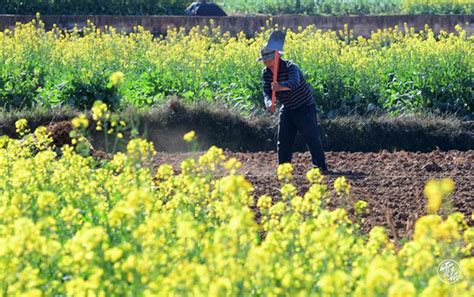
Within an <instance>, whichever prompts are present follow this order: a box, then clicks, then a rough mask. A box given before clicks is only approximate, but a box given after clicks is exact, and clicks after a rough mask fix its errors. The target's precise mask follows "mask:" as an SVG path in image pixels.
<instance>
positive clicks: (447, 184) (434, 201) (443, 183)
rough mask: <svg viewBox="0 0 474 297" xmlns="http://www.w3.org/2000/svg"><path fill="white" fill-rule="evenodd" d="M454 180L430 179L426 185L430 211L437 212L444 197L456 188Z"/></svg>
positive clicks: (425, 191)
mask: <svg viewBox="0 0 474 297" xmlns="http://www.w3.org/2000/svg"><path fill="white" fill-rule="evenodd" d="M454 186H455V184H454V181H453V180H452V179H450V178H444V179H442V180H430V181H429V182H428V183H427V184H426V185H425V190H424V193H425V196H426V197H427V198H428V203H427V209H428V212H429V213H435V212H437V211H438V210H439V208H440V207H441V203H442V200H443V198H445V197H446V196H448V195H449V194H451V192H452V191H453V190H454Z"/></svg>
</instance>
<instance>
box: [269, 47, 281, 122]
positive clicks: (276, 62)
mask: <svg viewBox="0 0 474 297" xmlns="http://www.w3.org/2000/svg"><path fill="white" fill-rule="evenodd" d="M279 55H280V53H279V52H278V51H275V63H274V66H273V89H272V105H271V106H270V112H272V113H273V112H275V100H276V84H277V80H278V64H279V62H280V56H279Z"/></svg>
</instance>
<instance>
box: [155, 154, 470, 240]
mask: <svg viewBox="0 0 474 297" xmlns="http://www.w3.org/2000/svg"><path fill="white" fill-rule="evenodd" d="M226 154H227V155H228V156H235V157H236V158H237V159H238V160H240V161H241V162H242V163H243V166H242V169H241V172H242V173H243V174H244V175H245V176H246V178H247V179H248V180H249V181H250V182H252V184H253V186H254V188H255V191H254V193H253V194H254V195H255V199H257V198H258V197H259V196H260V195H263V194H268V195H271V196H272V197H273V198H274V200H275V201H277V200H278V199H280V192H279V188H280V183H279V182H278V180H277V176H276V168H277V166H278V165H277V160H276V153H275V152H259V153H232V152H226ZM198 155H199V154H196V153H194V154H190V153H158V156H157V160H156V163H157V164H163V163H168V164H172V165H173V167H174V168H175V170H178V171H179V165H180V162H181V161H182V160H183V159H185V158H189V157H193V156H194V157H197V156H198ZM310 160H311V158H310V155H309V153H295V154H294V155H293V162H292V164H293V167H294V180H293V184H294V185H295V186H296V187H297V189H298V191H299V194H300V195H303V194H304V193H305V192H306V191H307V190H308V187H309V182H308V180H307V179H306V176H305V175H306V172H307V171H308V170H310V169H311V161H310ZM326 161H327V164H328V167H329V170H330V173H329V174H327V175H326V176H325V180H324V182H325V183H326V184H327V185H328V188H329V189H330V191H331V201H330V203H329V207H330V208H334V207H345V208H346V209H347V210H348V212H349V214H350V217H352V218H353V210H352V207H351V205H352V204H353V203H354V202H356V201H357V200H365V201H367V202H368V208H369V213H368V214H367V215H365V219H366V220H365V223H364V224H363V230H365V231H367V230H370V228H372V227H373V226H376V225H382V226H385V227H386V228H387V230H388V233H389V235H390V236H391V237H392V238H394V239H400V238H403V237H409V236H410V235H411V233H412V231H413V225H414V221H415V220H416V218H418V217H420V216H422V215H424V214H426V211H425V205H426V198H425V197H424V195H423V188H424V185H425V183H426V182H427V181H428V180H430V179H439V178H444V177H451V178H452V179H453V180H454V181H455V183H456V189H455V191H454V193H453V194H452V195H451V196H450V197H449V199H450V201H451V202H452V206H453V211H460V212H462V213H464V214H465V216H466V217H468V218H470V217H471V214H472V211H473V210H474V151H472V150H471V151H466V152H461V151H448V152H441V151H433V152H431V153H412V152H405V151H400V152H387V151H382V152H378V153H346V152H327V153H326ZM338 176H345V177H346V179H347V180H348V182H349V183H350V184H351V186H352V190H351V194H350V196H349V198H348V201H347V202H346V203H344V202H343V201H342V200H341V199H340V198H339V197H337V195H336V194H335V191H334V187H333V184H334V180H335V179H336V178H337V177H338ZM254 208H255V207H254ZM258 217H259V214H258V211H257V210H256V218H257V219H258ZM471 223H472V222H471Z"/></svg>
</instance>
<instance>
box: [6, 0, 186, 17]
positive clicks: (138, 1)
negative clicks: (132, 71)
mask: <svg viewBox="0 0 474 297" xmlns="http://www.w3.org/2000/svg"><path fill="white" fill-rule="evenodd" d="M190 3H191V2H190V1H188V0H159V1H157V0H101V1H97V0H76V1H71V0H48V1H43V0H28V1H23V0H2V2H1V4H2V5H0V14H20V15H25V14H30V15H34V14H36V13H37V12H40V13H42V14H57V15H104V14H106V15H179V14H184V10H185V9H186V7H187V6H188V5H189V4H190Z"/></svg>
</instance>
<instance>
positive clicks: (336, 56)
mask: <svg viewBox="0 0 474 297" xmlns="http://www.w3.org/2000/svg"><path fill="white" fill-rule="evenodd" d="M452 29H454V28H452ZM272 30H273V27H272V25H271V24H270V23H269V24H268V26H267V29H266V30H264V32H261V33H259V34H257V35H256V37H254V38H247V37H246V36H245V34H244V33H241V34H239V35H238V36H231V35H230V34H229V33H221V30H220V28H219V27H215V26H211V28H207V27H204V28H202V27H196V28H193V29H192V30H191V31H190V32H189V33H185V32H183V31H181V30H179V31H178V30H170V31H169V32H168V34H167V36H166V37H162V38H153V35H152V34H151V33H150V32H148V31H146V30H145V29H144V28H142V27H137V28H135V31H134V32H133V33H131V34H129V35H126V34H121V33H118V32H117V30H116V29H114V28H109V27H107V28H105V30H101V29H99V28H96V27H95V26H94V25H93V24H92V23H90V22H89V24H88V25H87V26H86V27H85V28H75V29H74V30H72V31H70V32H63V31H60V30H59V29H58V28H57V27H55V28H53V29H52V30H49V31H48V30H45V29H44V24H43V23H42V22H41V20H40V19H39V18H38V19H37V20H33V22H31V23H28V24H18V25H17V27H16V28H15V30H14V31H13V32H12V31H9V30H6V31H4V32H0V107H4V108H6V109H14V108H25V107H32V106H46V107H51V106H58V105H73V106H75V107H79V108H91V107H92V104H93V102H94V101H95V100H97V99H99V100H102V101H103V102H106V103H108V104H109V105H110V106H111V107H112V108H124V107H126V106H129V105H134V106H147V105H154V104H155V105H156V104H160V103H162V102H163V101H165V100H166V98H167V97H168V96H178V97H180V98H183V100H185V101H188V102H191V101H197V100H204V101H209V102H211V101H213V102H221V103H222V104H228V105H233V106H236V107H238V108H239V109H240V110H242V111H243V112H250V111H256V110H258V109H259V108H261V109H262V110H263V99H262V88H261V79H260V75H261V70H262V67H263V65H262V64H261V63H257V62H256V61H255V59H256V58H257V57H258V55H259V50H260V48H261V46H262V45H264V44H266V42H267V40H268V37H269V34H270V32H271V31H272ZM473 41H474V36H467V33H466V31H464V30H463V29H462V28H461V27H460V26H457V27H456V30H455V33H449V34H448V33H447V32H441V34H440V35H439V36H436V35H435V34H434V32H433V31H432V30H431V29H430V28H428V27H426V28H425V29H424V30H423V31H422V32H418V33H415V31H414V28H409V27H408V26H406V27H404V28H398V27H395V28H390V29H384V30H379V31H377V32H374V33H373V34H372V36H371V37H370V38H362V37H358V38H356V37H354V36H353V35H352V32H351V30H350V28H348V27H347V26H346V27H345V29H344V30H342V31H341V32H334V31H329V32H323V31H322V30H320V29H318V28H315V27H314V26H310V27H308V28H306V29H304V30H303V29H300V30H296V31H291V30H288V32H287V37H286V42H285V55H284V56H283V57H284V58H285V59H290V60H293V61H294V62H296V63H297V64H298V65H300V67H301V69H303V71H304V72H305V77H306V79H307V80H308V82H309V83H310V84H311V85H312V87H313V89H314V97H315V100H316V102H317V104H318V106H319V107H320V109H321V111H322V112H323V113H337V114H347V113H361V114H364V113H366V112H367V111H370V110H374V109H379V110H383V111H388V112H392V113H404V112H413V111H415V112H416V111H425V112H455V113H458V114H461V115H462V114H470V113H472V112H473V110H474V101H473V97H472V75H471V74H472V69H473V67H474V62H473V61H474V51H473V50H472V49H473Z"/></svg>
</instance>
